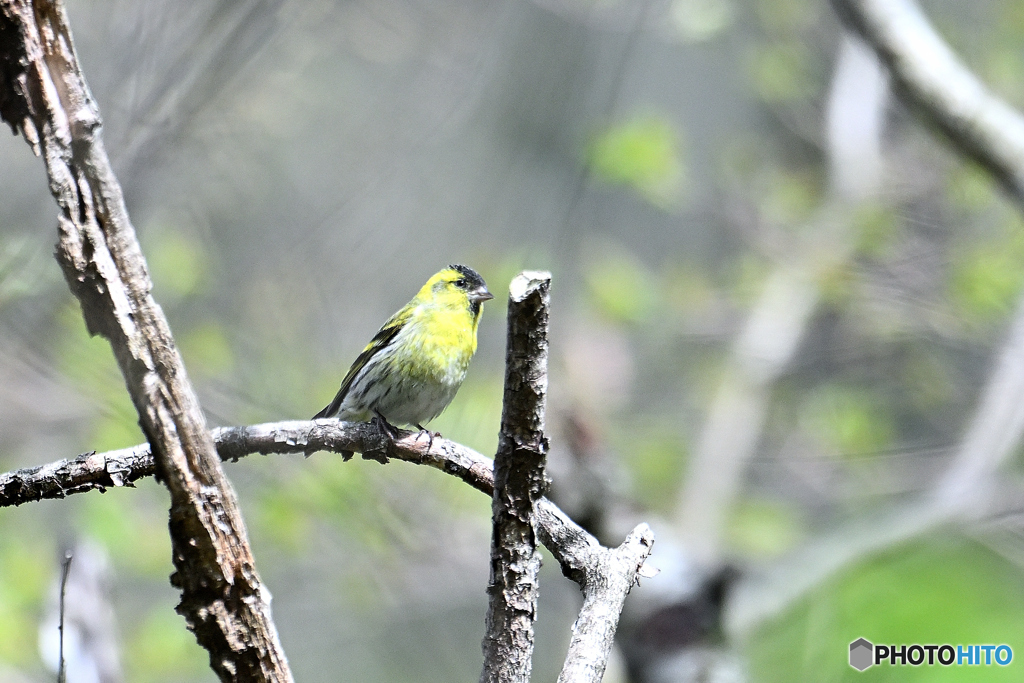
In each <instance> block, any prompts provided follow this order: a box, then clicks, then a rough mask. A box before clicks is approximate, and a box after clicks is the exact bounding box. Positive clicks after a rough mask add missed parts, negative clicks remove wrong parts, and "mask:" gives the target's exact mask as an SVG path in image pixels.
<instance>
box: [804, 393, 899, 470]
mask: <svg viewBox="0 0 1024 683" xmlns="http://www.w3.org/2000/svg"><path fill="white" fill-rule="evenodd" d="M801 422H802V423H803V425H804V427H805V429H806V430H807V431H808V433H809V434H811V435H813V436H815V437H817V438H818V439H820V441H821V443H822V446H823V447H824V450H825V452H832V453H838V454H843V455H863V454H871V453H879V452H881V451H883V450H885V449H886V448H888V447H890V446H891V444H892V441H893V438H894V437H895V436H896V424H895V418H894V415H893V413H892V410H891V409H890V408H887V406H886V401H885V398H884V397H883V396H880V395H878V394H877V393H875V392H872V391H870V390H868V389H865V388H862V387H853V386H845V385H842V384H828V385H824V386H821V387H818V388H816V389H814V390H812V391H811V392H809V393H808V394H807V396H806V398H805V402H804V405H803V408H802V409H801Z"/></svg>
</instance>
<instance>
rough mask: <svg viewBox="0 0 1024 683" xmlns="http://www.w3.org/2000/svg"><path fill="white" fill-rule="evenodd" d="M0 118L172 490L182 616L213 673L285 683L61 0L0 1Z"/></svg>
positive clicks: (240, 526)
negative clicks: (45, 193) (53, 211)
mask: <svg viewBox="0 0 1024 683" xmlns="http://www.w3.org/2000/svg"><path fill="white" fill-rule="evenodd" d="M0 116H2V117H3V118H4V119H5V120H6V121H7V122H8V123H9V124H10V125H11V127H12V129H14V131H15V132H20V133H21V134H22V135H23V136H24V137H25V140H26V141H27V142H28V143H29V144H30V145H31V146H32V149H33V150H34V151H35V153H36V154H42V156H43V157H44V159H45V161H46V170H47V173H48V175H49V178H50V191H51V192H52V194H53V196H54V198H55V199H56V200H57V204H58V207H59V214H58V232H59V240H58V243H57V253H56V255H57V260H58V261H59V262H60V265H61V267H62V268H63V270H64V276H65V279H66V280H67V282H68V285H69V286H70V288H71V290H72V292H73V293H74V294H75V296H76V297H78V299H79V301H80V303H81V305H82V312H83V315H84V316H85V321H86V325H87V327H88V328H89V331H90V332H91V333H93V334H100V335H103V336H104V337H106V338H107V339H108V340H109V341H110V343H111V346H112V347H113V350H114V355H115V357H116V358H117V361H118V364H119V365H120V368H121V372H122V374H123V375H124V377H125V383H126V385H127V388H128V392H129V394H130V395H131V397H132V402H133V403H134V404H135V408H136V410H137V411H138V413H139V424H140V426H141V427H142V430H143V432H144V433H145V434H146V436H147V438H148V439H149V442H150V444H151V445H152V447H153V450H154V453H155V456H156V468H157V470H158V471H159V472H160V474H161V477H162V478H163V480H164V481H165V482H166V484H167V488H168V490H169V491H170V494H171V511H170V534H171V543H172V554H173V560H174V565H175V568H176V571H175V573H174V574H173V575H172V577H171V581H172V583H173V584H175V585H176V586H178V587H179V588H180V589H181V591H182V596H181V602H180V604H179V605H178V611H179V613H181V614H182V615H183V616H184V617H185V619H186V621H187V623H188V625H189V628H191V629H192V631H193V632H194V633H195V635H196V639H197V640H198V641H199V643H200V644H201V645H202V646H203V647H205V648H206V649H207V650H208V651H209V653H210V664H211V666H212V667H213V669H214V670H215V671H216V672H217V674H218V675H219V676H220V677H221V679H222V680H224V681H290V680H291V673H290V672H289V669H288V663H287V661H286V659H285V656H284V652H283V650H282V648H281V645H280V643H279V642H278V638H277V633H276V630H275V628H274V624H273V621H272V620H271V618H270V605H269V596H268V595H267V593H266V591H265V589H264V588H263V586H262V583H261V581H260V579H259V576H258V574H257V572H256V567H255V564H254V561H253V558H252V553H251V551H250V549H249V544H248V540H247V538H246V531H245V526H244V523H243V521H242V517H241V514H240V513H239V511H238V507H237V501H236V498H235V493H234V491H233V490H232V488H231V485H230V484H229V482H228V481H227V479H226V478H225V477H224V474H223V472H222V470H221V468H220V462H219V459H218V458H217V454H216V452H215V449H214V445H213V441H212V440H211V438H210V435H209V433H208V432H207V429H206V424H205V420H204V417H203V414H202V411H201V410H200V407H199V402H198V400H197V398H196V396H195V393H194V391H193V390H192V387H191V385H190V383H189V381H188V377H187V375H186V373H185V367H184V365H183V363H182V361H181V357H180V355H179V354H178V351H177V349H176V348H175V345H174V340H173V339H172V337H171V332H170V328H169V326H168V324H167V320H166V318H165V317H164V315H163V311H162V310H161V309H160V307H159V306H158V305H157V304H156V302H155V301H154V300H153V297H152V296H151V294H150V289H151V287H152V284H151V282H150V280H149V275H148V273H147V269H146V262H145V258H144V257H143V255H142V251H141V249H140V247H139V244H138V240H137V239H136V237H135V230H134V228H133V227H132V225H131V222H130V219H129V217H128V212H127V209H126V207H125V204H124V198H123V196H122V192H121V187H120V185H119V184H118V182H117V179H116V178H115V176H114V173H113V170H112V168H111V166H110V161H109V159H108V157H107V153H106V150H105V148H104V146H103V141H102V138H101V136H100V131H101V127H102V124H101V119H100V115H99V108H98V106H97V105H96V102H95V100H94V99H93V97H92V94H91V92H90V91H89V88H88V85H87V84H86V81H85V78H84V76H83V74H82V72H81V70H80V69H79V66H78V59H77V55H76V54H75V50H74V45H73V41H72V37H71V29H70V27H69V25H68V20H67V15H66V13H65V11H64V7H63V5H62V3H61V2H59V1H56V2H54V1H52V0H34V1H33V0H0ZM78 464H82V463H76V465H78ZM107 475H108V476H110V477H111V480H112V481H113V477H115V476H121V477H122V478H123V475H121V474H120V473H113V474H112V473H111V472H110V471H108V472H107Z"/></svg>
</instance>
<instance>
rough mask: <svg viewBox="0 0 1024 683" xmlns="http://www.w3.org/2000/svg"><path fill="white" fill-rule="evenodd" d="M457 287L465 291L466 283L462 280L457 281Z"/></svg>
mask: <svg viewBox="0 0 1024 683" xmlns="http://www.w3.org/2000/svg"><path fill="white" fill-rule="evenodd" d="M455 286H456V287H458V288H460V289H465V287H466V281H465V280H463V279H461V278H460V279H458V280H456V281H455Z"/></svg>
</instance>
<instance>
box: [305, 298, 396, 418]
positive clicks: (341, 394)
mask: <svg viewBox="0 0 1024 683" xmlns="http://www.w3.org/2000/svg"><path fill="white" fill-rule="evenodd" d="M408 317H409V316H408V313H407V312H406V311H405V309H402V310H401V311H399V312H398V313H396V314H394V315H393V316H391V317H390V318H389V319H388V321H387V322H386V323H384V327H382V328H380V330H378V331H377V334H375V335H374V336H373V339H372V340H371V341H370V343H369V344H367V345H366V348H365V349H363V351H362V353H360V354H359V356H358V357H357V358H356V360H355V362H354V363H352V367H350V368H349V369H348V373H347V374H346V375H345V379H343V380H342V381H341V388H340V389H338V394H337V395H336V396H335V397H334V400H333V401H331V403H330V404H329V405H328V406H327V407H326V408H324V409H323V410H321V411H320V412H319V413H317V414H316V415H314V416H313V419H314V420H316V419H319V418H321V417H330V416H331V415H334V414H335V413H337V412H338V409H339V408H340V407H341V403H342V401H344V400H345V396H347V395H348V390H349V389H350V388H351V387H352V382H354V381H355V378H356V376H357V375H359V371H360V370H362V369H363V368H365V367H366V364H367V363H368V362H370V359H371V358H373V357H374V356H376V355H377V354H378V353H380V352H381V351H382V350H384V349H385V348H387V347H388V345H390V344H391V343H392V342H393V341H395V337H397V336H398V333H399V332H401V330H402V327H404V326H405V323H406V321H407V320H408Z"/></svg>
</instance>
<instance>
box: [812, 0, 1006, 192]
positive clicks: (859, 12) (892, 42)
mask: <svg viewBox="0 0 1024 683" xmlns="http://www.w3.org/2000/svg"><path fill="white" fill-rule="evenodd" d="M832 5H833V6H834V7H835V10H836V12H837V13H838V14H839V16H840V18H841V19H842V20H843V21H844V22H846V24H847V25H849V26H850V27H851V28H852V29H853V30H855V31H857V32H858V33H860V34H861V35H862V36H863V37H864V39H865V40H866V41H867V42H868V43H869V44H870V45H871V47H872V49H874V51H875V53H876V54H877V55H878V57H879V58H880V59H881V60H882V62H883V63H884V64H885V65H886V66H887V67H888V70H889V73H890V76H891V77H892V80H893V82H894V83H895V85H896V88H897V90H898V92H899V94H900V95H901V96H902V97H903V98H905V99H907V100H909V101H910V102H911V103H912V104H914V105H916V106H917V108H918V110H919V111H920V112H921V113H923V114H924V115H925V116H926V117H927V118H928V119H929V120H930V121H932V122H933V123H935V124H936V125H937V126H938V127H939V128H941V129H942V130H943V131H944V132H945V133H946V134H947V135H948V136H949V138H950V140H951V141H952V142H953V143H954V144H955V145H956V146H957V147H959V148H960V149H962V150H963V151H964V152H966V153H967V154H968V156H970V157H972V158H974V159H975V160H977V161H979V162H980V163H981V164H983V165H984V166H985V167H986V168H987V169H988V170H989V171H991V172H992V173H993V174H995V176H996V177H997V178H998V179H999V180H1000V181H1001V182H1002V183H1003V184H1004V185H1005V187H1006V188H1007V190H1008V191H1009V192H1010V194H1011V195H1012V196H1013V197H1014V198H1015V199H1016V200H1017V201H1018V202H1019V203H1020V202H1024V119H1022V118H1021V115H1020V114H1019V113H1018V112H1017V111H1015V110H1014V109H1013V108H1012V107H1010V106H1009V105H1007V104H1006V103H1005V102H1003V101H1002V100H1001V99H999V98H998V97H995V96H994V95H993V94H992V93H991V92H989V90H988V88H986V87H985V85H984V84H983V83H982V82H981V81H980V80H978V78H977V77H976V76H975V75H974V74H973V73H971V72H970V70H968V69H967V67H965V66H964V65H963V64H962V63H961V62H960V60H959V59H958V58H957V56H956V55H955V54H954V53H953V51H952V50H951V49H950V48H949V46H948V45H947V44H946V42H945V41H944V40H943V39H942V37H941V36H939V34H938V33H937V32H936V31H935V29H934V28H933V27H932V25H931V24H930V23H929V22H928V19H927V18H926V17H925V16H924V14H923V13H922V12H921V10H920V8H919V7H918V6H917V5H916V4H915V3H914V2H912V1H911V0H832Z"/></svg>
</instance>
